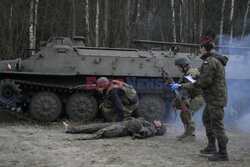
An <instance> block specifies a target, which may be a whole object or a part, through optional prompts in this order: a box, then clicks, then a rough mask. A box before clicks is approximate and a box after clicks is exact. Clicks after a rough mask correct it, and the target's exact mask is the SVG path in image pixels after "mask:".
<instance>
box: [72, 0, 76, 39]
mask: <svg viewBox="0 0 250 167" xmlns="http://www.w3.org/2000/svg"><path fill="white" fill-rule="evenodd" d="M71 10H72V12H71V13H72V36H75V35H76V8H75V0H72V9H71Z"/></svg>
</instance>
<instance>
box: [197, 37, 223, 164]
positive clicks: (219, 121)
mask: <svg viewBox="0 0 250 167" xmlns="http://www.w3.org/2000/svg"><path fill="white" fill-rule="evenodd" d="M213 48H214V44H213V42H212V41H211V40H203V41H201V43H200V52H201V53H202V56H201V59H202V60H203V64H202V66H201V73H200V76H199V78H198V80H197V82H196V83H195V84H194V86H195V87H196V88H202V90H203V94H204V96H203V97H204V99H205V102H206V107H205V109H204V111H203V115H202V121H203V124H204V126H205V128H206V134H207V138H208V146H207V147H206V148H204V149H202V150H200V153H202V154H213V155H212V156H210V157H209V158H208V160H210V161H218V160H228V154H227V142H228V137H227V136H226V134H225V130H224V126H223V117H224V107H225V106H226V105H227V98H228V95H227V86H226V81H225V66H226V64H227V61H228V58H227V57H225V56H221V55H218V54H215V53H212V52H211V50H212V49H213ZM216 139H217V143H218V147H219V152H217V149H216V145H215V141H216Z"/></svg>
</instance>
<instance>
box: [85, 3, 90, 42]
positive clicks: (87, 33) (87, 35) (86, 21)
mask: <svg viewBox="0 0 250 167" xmlns="http://www.w3.org/2000/svg"><path fill="white" fill-rule="evenodd" d="M85 2H86V5H85V24H86V41H87V45H88V46H90V27H89V26H90V25H89V0H86V1H85Z"/></svg>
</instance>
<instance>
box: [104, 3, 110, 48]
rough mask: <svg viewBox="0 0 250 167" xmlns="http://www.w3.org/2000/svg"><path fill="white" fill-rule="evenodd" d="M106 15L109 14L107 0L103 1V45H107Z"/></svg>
mask: <svg viewBox="0 0 250 167" xmlns="http://www.w3.org/2000/svg"><path fill="white" fill-rule="evenodd" d="M108 15H109V0H105V2H104V23H103V31H104V37H103V46H106V47H107V46H108Z"/></svg>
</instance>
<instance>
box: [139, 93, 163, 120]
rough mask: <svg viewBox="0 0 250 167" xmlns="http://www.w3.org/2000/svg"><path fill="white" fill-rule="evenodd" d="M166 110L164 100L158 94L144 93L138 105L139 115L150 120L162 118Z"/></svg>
mask: <svg viewBox="0 0 250 167" xmlns="http://www.w3.org/2000/svg"><path fill="white" fill-rule="evenodd" d="M165 111H166V104H165V102H164V100H163V99H162V98H161V97H159V96H157V95H142V96H141V97H140V104H139V107H138V115H139V116H141V117H144V118H145V119H146V120H148V121H153V120H161V119H162V117H163V116H164V113H165Z"/></svg>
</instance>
